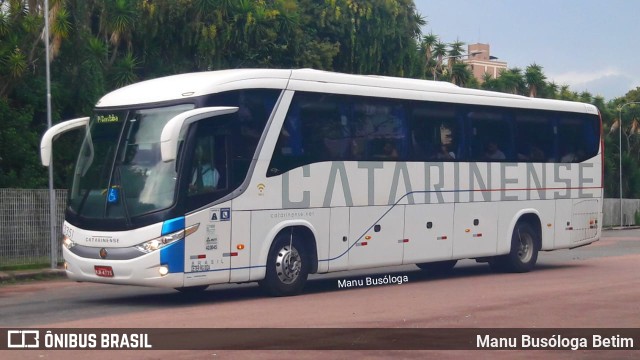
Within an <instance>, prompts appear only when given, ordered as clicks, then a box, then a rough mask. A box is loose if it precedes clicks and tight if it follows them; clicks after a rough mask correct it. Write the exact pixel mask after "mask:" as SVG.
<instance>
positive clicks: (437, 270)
mask: <svg viewBox="0 0 640 360" xmlns="http://www.w3.org/2000/svg"><path fill="white" fill-rule="evenodd" d="M457 262H458V260H445V261H436V262H430V263H420V264H416V266H417V267H419V268H420V270H423V271H426V272H427V273H429V274H447V273H449V272H451V270H453V267H454V266H456V263H457Z"/></svg>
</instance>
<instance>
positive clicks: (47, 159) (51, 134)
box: [40, 117, 89, 166]
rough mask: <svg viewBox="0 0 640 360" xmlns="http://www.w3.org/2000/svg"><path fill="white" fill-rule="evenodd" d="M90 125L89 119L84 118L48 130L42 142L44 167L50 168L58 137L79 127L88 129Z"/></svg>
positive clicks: (41, 158)
mask: <svg viewBox="0 0 640 360" xmlns="http://www.w3.org/2000/svg"><path fill="white" fill-rule="evenodd" d="M88 124H89V118H88V117H83V118H78V119H73V120H67V121H64V122H61V123H59V124H56V125H54V126H52V127H51V128H50V129H49V130H47V132H45V133H44V135H42V140H40V160H41V161H42V165H44V166H49V165H50V164H51V148H52V146H53V140H55V138H56V137H57V136H58V135H60V134H62V133H65V132H67V131H69V130H73V129H76V128H79V127H83V126H84V127H86V126H87V125H88Z"/></svg>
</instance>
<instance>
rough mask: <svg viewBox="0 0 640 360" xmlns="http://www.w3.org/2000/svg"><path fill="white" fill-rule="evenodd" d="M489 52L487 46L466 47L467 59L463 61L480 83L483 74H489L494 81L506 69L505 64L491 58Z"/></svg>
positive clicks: (471, 45)
mask: <svg viewBox="0 0 640 360" xmlns="http://www.w3.org/2000/svg"><path fill="white" fill-rule="evenodd" d="M490 50H491V49H490V46H489V44H480V43H478V44H469V45H468V47H467V54H469V57H468V58H467V59H464V60H463V61H464V63H466V64H467V65H469V68H470V69H471V72H472V73H473V76H474V77H475V78H476V79H478V81H479V82H480V83H482V78H483V76H484V74H489V75H491V77H493V78H494V79H495V78H497V77H498V75H500V71H502V70H506V69H507V63H506V62H505V61H498V60H497V58H496V57H493V56H491V51H490Z"/></svg>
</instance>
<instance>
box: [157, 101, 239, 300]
mask: <svg viewBox="0 0 640 360" xmlns="http://www.w3.org/2000/svg"><path fill="white" fill-rule="evenodd" d="M237 111H238V108H237V107H209V108H198V109H193V110H189V111H186V112H183V113H181V114H179V115H177V116H175V117H174V118H172V119H171V120H169V121H168V122H167V124H166V125H165V126H164V128H163V129H162V134H161V136H160V141H161V155H162V160H163V161H164V162H170V161H173V160H176V159H180V162H181V165H180V171H179V175H178V178H177V179H176V180H177V181H178V184H179V185H178V186H179V190H178V196H179V198H180V200H179V201H178V204H179V206H180V207H182V208H184V210H185V213H186V216H185V226H186V228H189V227H191V228H193V229H195V228H197V229H196V230H195V231H194V232H193V233H190V234H188V235H187V236H186V237H185V239H184V273H185V279H184V286H185V287H188V286H197V285H208V284H215V283H226V282H229V278H230V275H229V273H230V267H231V260H230V257H231V255H232V254H231V251H230V248H231V217H232V213H231V211H232V210H231V201H229V200H227V201H225V197H226V196H227V195H229V193H230V192H231V191H232V189H234V188H235V187H234V185H235V184H236V182H237V181H238V179H236V177H237V176H234V170H236V169H234V168H233V162H232V161H231V160H230V159H233V156H234V154H233V153H232V152H233V151H232V150H231V146H230V143H231V138H232V133H233V126H232V124H234V123H235V122H234V120H236V117H235V113H236V112H237ZM196 225H197V226H196Z"/></svg>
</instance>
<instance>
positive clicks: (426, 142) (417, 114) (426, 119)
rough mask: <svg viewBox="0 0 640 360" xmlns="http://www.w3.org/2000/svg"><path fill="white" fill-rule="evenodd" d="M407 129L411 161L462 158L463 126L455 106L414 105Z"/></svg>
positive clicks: (424, 103)
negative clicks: (408, 129)
mask: <svg viewBox="0 0 640 360" xmlns="http://www.w3.org/2000/svg"><path fill="white" fill-rule="evenodd" d="M409 128H410V140H411V141H410V144H411V160H414V161H434V160H437V161H454V160H460V159H462V158H463V139H462V124H461V122H460V121H459V119H458V117H457V116H456V107H455V106H454V105H447V104H433V103H426V102H415V103H414V104H413V106H412V109H411V113H410V116H409Z"/></svg>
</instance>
